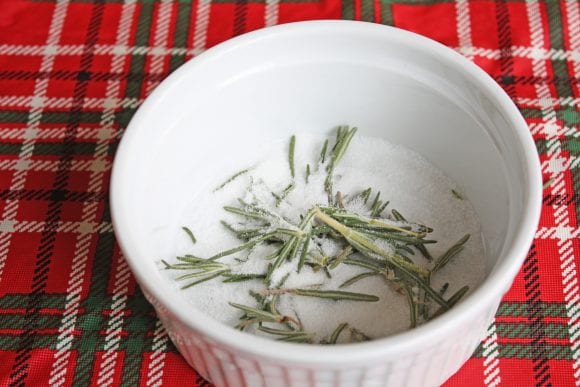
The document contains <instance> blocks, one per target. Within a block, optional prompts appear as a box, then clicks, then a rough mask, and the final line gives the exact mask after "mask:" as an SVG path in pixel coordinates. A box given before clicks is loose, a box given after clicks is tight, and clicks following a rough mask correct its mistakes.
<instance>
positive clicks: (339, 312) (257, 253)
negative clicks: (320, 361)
mask: <svg viewBox="0 0 580 387" xmlns="http://www.w3.org/2000/svg"><path fill="white" fill-rule="evenodd" d="M296 138H297V141H296V153H295V166H296V177H295V179H294V184H295V187H294V189H293V190H292V191H291V192H290V193H289V194H288V196H287V197H286V198H285V199H284V200H283V201H282V202H281V203H280V204H279V206H278V207H276V206H275V199H274V197H273V195H272V192H278V193H279V192H282V191H283V190H284V188H285V187H287V186H288V184H289V183H290V182H292V178H291V177H290V173H289V168H288V156H287V155H288V150H287V146H288V145H287V143H282V144H279V146H277V147H274V148H275V149H274V150H273V151H272V153H271V154H266V155H263V156H264V157H263V160H262V161H261V162H257V163H255V165H253V166H252V165H240V166H238V167H234V168H232V169H231V170H229V171H228V172H227V173H224V175H223V180H224V181H225V180H226V179H227V178H228V177H229V176H231V175H233V173H235V172H237V171H236V168H237V169H238V170H239V169H243V168H246V167H248V166H250V167H251V169H250V171H248V172H247V173H245V174H244V175H241V176H239V177H238V178H236V179H235V180H234V181H232V182H230V183H228V184H227V185H226V186H225V187H224V188H223V189H221V190H218V191H217V192H214V188H215V186H211V187H210V186H208V187H206V189H204V190H201V192H200V193H199V194H198V195H197V196H195V197H194V198H193V200H192V204H191V206H190V207H189V208H188V210H187V211H185V212H184V214H183V219H182V222H183V225H185V226H188V227H189V228H190V229H191V230H192V231H193V233H194V234H195V236H196V238H197V240H198V242H197V243H196V244H195V245H192V244H191V241H190V240H189V238H188V237H187V235H185V234H184V233H182V232H181V230H176V232H180V233H181V234H183V235H181V234H180V235H181V236H180V237H179V238H178V246H177V251H178V253H179V254H193V255H195V256H200V257H210V256H212V255H214V254H216V253H218V252H221V251H224V250H226V249H229V248H232V247H235V246H238V245H240V244H241V243H242V242H241V241H240V240H238V239H237V238H236V237H235V236H234V235H233V233H232V232H230V231H228V230H226V229H225V227H224V226H223V225H222V224H221V223H220V220H225V221H226V222H228V223H229V224H231V225H232V226H233V227H239V228H250V227H249V226H248V224H247V223H246V222H245V220H244V219H243V218H241V217H240V216H237V215H234V214H231V213H228V212H225V211H224V210H223V206H239V202H238V198H240V199H242V200H243V201H246V202H255V201H257V202H260V203H269V206H268V207H267V208H268V209H273V210H275V211H276V212H277V213H278V214H279V215H280V216H281V219H279V220H278V221H276V222H275V223H277V224H275V225H273V227H274V226H275V227H283V228H287V229H291V230H295V229H296V226H295V225H296V224H298V223H299V222H300V215H304V214H306V213H307V212H308V210H310V209H311V208H312V207H314V206H316V205H320V206H326V205H327V204H328V198H327V194H326V192H325V191H324V181H325V178H326V171H325V170H324V167H320V168H319V167H318V166H317V165H318V157H319V152H320V148H321V145H322V143H323V141H324V138H321V137H314V136H312V135H308V134H298V135H297V136H296ZM330 143H331V144H332V141H330ZM307 163H309V164H310V167H311V170H312V173H311V175H310V177H309V179H308V184H306V182H305V168H306V164H307ZM249 186H251V187H252V188H251V189H248V187H249ZM369 187H371V188H372V189H373V191H372V194H371V195H372V196H371V198H370V199H369V202H370V201H372V199H373V197H374V195H375V194H376V192H377V191H380V192H381V199H382V200H388V201H389V202H390V203H389V205H388V207H387V210H386V212H390V211H391V210H392V209H396V210H398V211H399V212H400V213H402V214H403V215H404V216H405V218H406V219H407V220H409V221H410V222H412V223H418V224H424V225H428V226H429V227H432V228H433V230H434V231H433V232H432V233H430V234H428V236H427V239H433V240H436V241H437V243H435V244H429V245H426V246H427V248H428V249H429V251H430V253H431V254H432V255H433V256H434V257H438V256H440V255H441V254H442V253H444V252H445V251H446V250H447V249H448V248H449V247H451V246H452V245H453V244H455V242H457V241H458V240H459V239H460V238H461V237H463V236H464V235H465V234H467V233H469V234H471V238H470V240H469V241H468V242H467V244H466V245H465V249H464V250H463V252H462V253H461V254H460V255H458V256H456V257H455V258H454V259H453V260H452V261H451V262H450V263H449V264H448V265H447V266H445V267H444V268H443V269H442V270H441V271H439V272H437V273H436V274H434V275H433V277H432V280H431V284H432V287H433V288H434V289H440V288H441V287H442V285H443V284H444V283H446V282H449V284H450V286H449V289H448V291H447V293H446V294H445V298H448V297H449V296H450V295H452V294H453V293H454V292H455V291H457V290H459V289H460V288H461V287H463V286H464V285H468V286H469V287H470V289H471V290H473V289H475V288H476V287H477V286H478V285H479V284H480V283H481V281H482V280H483V278H484V276H485V254H484V247H483V241H482V238H481V231H480V225H479V219H478V217H477V214H476V213H475V211H474V209H473V207H472V205H471V203H470V202H469V200H468V198H465V199H463V200H462V199H459V198H457V197H456V196H454V195H453V194H452V192H451V190H452V189H455V190H458V191H461V189H458V188H457V186H456V184H455V183H454V182H453V181H452V180H451V179H450V178H449V177H447V176H446V175H445V174H444V173H443V172H442V171H441V170H439V169H437V168H436V167H435V166H434V165H432V164H430V163H429V162H428V161H427V160H425V159H424V158H423V157H421V156H420V155H418V154H417V153H415V152H413V151H411V150H409V149H407V148H404V147H402V146H397V145H393V144H391V143H388V142H386V141H384V140H381V139H377V138H365V137H363V136H361V135H360V134H359V135H358V136H355V137H354V138H353V140H352V142H351V144H350V146H349V148H348V150H347V152H346V153H345V155H344V157H343V159H342V160H341V161H340V163H339V165H338V166H337V168H336V170H335V173H334V187H333V188H334V191H340V192H341V193H342V194H343V196H344V202H345V205H346V206H347V209H348V210H349V211H352V212H356V213H358V214H360V215H365V216H369V215H370V211H369V206H368V203H367V204H366V205H365V204H364V203H363V201H362V200H361V199H355V200H349V195H350V198H352V196H353V195H354V194H356V193H359V192H361V191H363V190H365V189H367V188H369ZM242 221H243V222H244V225H242V224H241V223H240V222H242ZM388 222H389V223H391V224H393V225H397V224H399V225H400V224H401V223H400V222H396V221H394V220H389V221H388ZM402 224H403V225H405V224H407V225H408V223H405V222H403V223H402ZM286 238H287V237H286ZM313 242H319V245H318V246H317V249H318V251H319V252H320V256H321V257H322V256H327V257H330V256H336V255H337V254H339V253H340V251H341V249H342V245H339V244H338V243H336V242H334V241H332V240H329V239H323V240H321V239H318V238H313ZM376 244H377V245H378V246H379V247H381V248H382V249H384V250H386V251H388V252H393V251H394V248H393V246H392V245H391V244H389V243H387V242H385V241H382V240H377V241H376ZM311 247H312V248H313V247H315V246H311ZM275 252H276V247H274V246H272V245H260V246H258V247H256V248H254V249H252V250H251V251H248V250H246V251H241V252H238V253H236V254H233V255H231V256H227V257H223V258H220V259H219V260H218V262H222V263H225V264H227V265H229V266H230V267H231V271H232V273H265V272H266V271H267V268H268V264H269V263H270V262H272V261H267V260H265V259H263V257H266V256H268V255H271V254H273V253H275ZM168 258H169V259H166V260H167V261H168V262H175V261H174V259H171V258H170V257H168ZM411 258H412V259H413V261H414V262H415V263H416V264H418V265H420V266H423V267H430V265H432V263H429V262H427V260H426V259H424V258H423V257H422V256H421V255H420V254H419V253H416V254H415V255H414V256H411ZM296 265H297V264H296V262H295V261H286V262H284V263H283V264H282V265H281V266H280V267H279V268H278V269H277V270H276V271H275V272H274V274H273V276H272V278H271V283H272V284H277V283H279V282H281V281H283V280H284V279H285V282H284V285H283V288H286V289H295V288H312V289H319V290H343V291H349V292H357V293H365V294H372V295H376V296H378V297H379V298H380V301H378V302H355V301H332V300H327V299H319V298H311V297H300V296H293V295H288V294H286V295H282V296H280V297H279V304H278V309H279V311H280V312H281V313H283V314H286V315H289V316H297V317H298V318H299V319H300V321H301V322H302V324H303V326H304V330H305V331H307V332H311V333H313V334H314V342H319V341H320V340H322V339H325V338H328V337H329V336H330V335H331V334H332V332H333V331H334V329H335V328H336V327H337V326H338V325H339V324H341V323H343V322H346V323H348V324H349V327H353V328H356V329H358V330H360V331H361V332H363V333H364V334H366V335H367V336H369V337H371V338H379V337H384V336H387V335H391V334H394V333H397V332H401V331H403V330H405V329H408V328H409V324H410V323H409V306H408V304H407V299H406V297H405V296H404V295H401V294H400V293H399V292H397V289H396V287H395V286H393V285H391V284H389V283H388V282H387V281H385V279H384V278H383V277H380V276H373V277H367V278H365V279H363V280H361V281H358V282H356V283H355V284H353V285H352V286H349V287H347V288H344V289H339V286H340V285H341V284H342V283H344V282H345V281H346V280H348V279H350V278H352V277H354V276H355V275H357V274H360V273H364V272H367V271H368V270H367V269H363V268H360V267H357V266H348V265H344V264H343V265H339V266H338V267H337V268H335V269H333V270H330V274H331V278H328V276H327V275H326V273H325V272H324V271H323V270H319V271H314V270H313V269H312V268H311V267H310V266H304V268H303V269H302V271H301V272H300V273H299V274H297V272H296ZM160 267H162V266H160ZM164 273H167V276H168V277H169V278H170V279H171V280H172V281H173V280H174V279H175V278H176V277H178V276H179V275H182V274H184V273H183V272H182V271H179V270H164ZM286 276H287V278H285V277H286ZM222 281H223V278H219V277H218V278H216V279H213V280H210V281H207V282H204V283H201V284H198V285H196V286H194V287H191V288H188V289H186V290H183V291H182V290H180V293H181V294H182V295H183V296H184V297H186V298H187V300H189V301H190V303H191V304H192V307H195V308H197V309H198V310H200V311H202V312H203V313H206V314H208V315H209V316H211V317H213V318H215V319H216V320H218V321H220V322H223V323H224V324H227V325H230V326H235V325H236V324H238V323H239V318H240V315H241V312H240V311H239V310H237V309H235V308H233V307H231V306H229V305H228V302H235V303H239V304H243V305H248V306H252V307H256V306H257V303H256V300H255V299H254V298H253V297H252V296H251V295H250V291H255V292H259V291H261V290H263V289H264V286H265V285H264V283H263V282H262V281H261V280H251V281H245V282H236V283H223V282H222ZM174 283H176V285H175V286H176V288H179V287H180V286H182V285H184V284H186V283H187V282H186V281H184V282H175V281H174ZM249 331H251V332H255V330H252V329H250V330H249ZM258 334H261V333H258ZM268 337H271V336H268ZM348 337H349V336H348V334H342V335H341V336H340V339H339V341H338V342H345V341H348Z"/></svg>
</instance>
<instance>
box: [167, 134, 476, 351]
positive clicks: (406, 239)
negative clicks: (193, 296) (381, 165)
mask: <svg viewBox="0 0 580 387" xmlns="http://www.w3.org/2000/svg"><path fill="white" fill-rule="evenodd" d="M356 131H357V129H356V128H349V127H338V128H337V131H336V139H335V142H334V145H333V146H332V148H331V149H330V150H329V142H328V140H326V141H325V142H324V143H323V145H322V148H321V151H320V156H319V163H318V170H319V171H320V168H321V166H323V167H324V170H323V172H326V178H325V181H324V186H323V188H324V191H325V192H326V194H327V196H328V205H327V206H325V207H323V206H314V207H312V208H311V209H310V210H309V211H308V212H307V213H305V214H301V215H300V216H299V220H298V221H294V220H290V219H288V218H286V217H284V216H282V215H281V214H282V213H281V212H280V211H279V210H278V209H277V208H278V207H279V206H280V204H282V203H283V202H284V200H285V199H286V198H287V197H288V195H289V194H290V192H292V190H294V189H295V186H296V183H295V180H294V179H295V173H296V171H295V151H296V137H295V136H292V137H291V138H290V142H289V148H288V165H289V169H290V175H291V177H292V181H291V183H290V184H288V185H287V186H286V187H285V188H284V189H283V190H282V191H281V192H278V193H277V192H272V193H271V194H272V196H273V197H274V200H272V201H271V202H270V201H267V203H263V202H262V199H261V196H260V195H259V194H256V192H255V191H253V187H254V184H255V183H254V180H253V179H252V178H250V186H249V188H248V192H249V193H250V194H251V195H253V198H252V199H245V198H244V199H241V198H240V199H238V202H239V206H237V207H235V206H226V207H224V210H225V211H227V212H229V213H232V214H234V215H237V216H239V217H241V219H242V220H241V221H240V222H239V223H235V225H232V224H230V223H227V222H225V221H222V225H223V226H224V227H225V228H226V229H227V230H228V231H230V232H232V233H233V234H234V235H235V236H236V237H237V238H238V239H239V240H241V241H242V243H241V244H240V245H238V246H235V247H233V248H230V249H227V250H224V251H221V252H218V253H217V254H215V255H213V256H210V257H209V258H201V257H197V256H194V255H189V254H188V255H183V256H179V257H177V262H176V263H172V264H170V263H168V262H166V261H164V260H162V261H161V262H162V263H163V265H164V266H165V268H166V269H168V270H179V271H181V272H182V273H183V274H182V275H180V276H178V277H177V278H176V280H178V281H186V280H192V282H189V283H187V284H186V285H185V286H184V288H187V287H191V286H194V285H197V284H199V283H202V282H205V281H209V280H212V279H215V278H218V277H221V280H222V282H223V283H233V282H242V281H254V280H262V281H263V283H264V284H265V285H266V288H265V289H263V290H262V291H260V292H253V291H250V296H252V297H253V298H254V299H255V300H256V303H257V307H252V306H247V305H241V304H236V303H230V305H231V306H232V307H234V308H236V309H238V310H240V311H241V312H243V314H242V315H241V316H240V322H239V324H238V325H237V326H236V327H237V328H238V329H242V330H243V329H245V328H246V327H249V326H255V329H256V330H258V331H261V332H263V333H266V334H269V335H272V336H274V337H275V338H276V339H277V340H280V341H286V342H300V343H302V342H304V343H310V342H312V340H313V335H312V334H310V333H308V332H305V331H304V330H303V327H302V323H301V321H300V319H299V317H298V315H297V314H296V311H294V314H296V317H292V316H288V315H284V314H282V313H280V312H279V311H278V308H277V304H278V302H279V300H280V299H281V298H282V297H289V296H296V297H312V298H318V299H327V300H331V301H339V300H341V301H358V302H376V301H378V300H379V297H377V296H375V295H372V294H365V293H356V292H347V291H342V290H335V289H321V288H320V287H321V285H323V284H324V282H323V283H321V284H313V285H311V286H304V285H303V286H302V287H294V288H284V284H285V283H286V280H287V279H288V278H289V277H290V275H291V274H293V273H294V271H288V272H286V274H285V275H283V276H280V275H279V273H277V271H278V270H279V269H280V267H281V266H282V264H283V263H284V262H292V263H293V264H294V262H296V271H295V272H296V273H300V272H301V270H302V268H303V267H304V266H305V265H307V266H310V267H311V268H312V270H313V271H320V272H324V273H325V274H326V276H327V277H328V278H331V271H332V274H335V273H338V272H339V271H340V270H341V268H343V267H345V266H357V267H359V268H362V269H365V271H364V272H362V273H359V274H356V275H354V276H352V277H351V278H349V279H347V280H346V281H344V282H343V283H342V284H340V286H339V287H338V289H342V288H346V287H348V286H352V285H353V284H355V283H357V282H358V281H361V280H364V279H365V278H369V277H373V276H379V277H382V278H383V279H384V280H385V281H386V282H388V283H389V284H391V286H392V287H393V288H394V290H395V291H396V292H397V293H400V294H401V295H402V296H405V297H406V299H407V303H408V304H409V311H410V325H411V327H415V326H417V325H419V324H420V323H421V322H423V321H428V320H430V319H432V318H435V317H437V316H438V315H440V314H441V313H443V312H444V311H445V310H447V309H449V308H451V307H452V306H453V305H455V304H456V303H457V302H458V301H459V300H460V299H461V298H462V297H463V296H464V295H465V294H466V293H467V292H468V289H469V288H468V287H466V286H464V287H462V288H460V289H459V290H458V291H457V292H456V293H455V294H453V295H452V296H451V297H449V299H447V300H446V299H445V298H443V295H444V294H445V292H446V290H447V288H448V286H449V284H448V283H446V284H445V285H444V286H443V288H441V289H440V290H439V291H436V290H434V289H433V288H432V287H431V276H432V275H434V274H435V273H436V272H438V271H439V270H440V269H442V268H443V267H444V266H445V265H446V264H447V263H448V262H450V260H451V259H453V258H454V257H455V256H456V255H457V254H459V253H460V252H461V251H462V250H464V246H465V243H466V242H467V241H468V239H469V234H468V235H466V236H464V237H463V238H462V239H460V240H459V241H458V242H457V243H455V244H454V245H453V246H451V247H450V248H449V249H448V250H447V251H446V252H445V253H444V254H442V255H441V256H440V257H439V258H438V259H436V260H434V263H433V268H432V269H431V270H427V269H425V268H423V267H421V266H419V265H417V264H416V263H415V262H414V261H413V260H412V259H411V258H410V257H411V256H414V255H415V253H416V252H417V251H418V252H419V253H420V254H421V255H423V256H424V257H425V258H426V259H427V260H429V261H432V260H433V257H432V256H431V254H430V252H429V251H428V250H427V245H428V244H431V243H436V241H435V240H432V239H428V238H427V235H428V234H429V233H431V232H432V231H433V230H432V229H431V228H429V227H427V226H425V225H422V224H417V223H412V222H408V221H407V220H406V219H405V218H404V217H403V215H402V214H401V213H400V212H398V211H397V210H396V209H391V210H390V213H388V214H387V215H383V213H384V212H385V210H386V208H387V206H388V204H389V202H388V201H383V200H382V199H381V193H380V191H375V193H374V194H373V195H372V200H371V194H372V193H373V191H372V189H371V188H370V187H369V188H367V189H365V190H363V191H361V192H358V193H356V194H354V195H344V196H343V193H342V192H340V191H337V192H333V176H334V171H335V168H336V166H337V165H338V163H339V162H340V160H341V159H342V157H343V156H344V154H345V152H346V151H347V149H348V146H349V144H350V142H351V140H352V137H353V136H354V134H355V133H356ZM248 171H249V169H245V170H242V171H240V172H238V173H236V174H235V175H233V176H231V177H230V178H229V179H227V180H226V181H225V182H224V183H222V184H221V185H220V186H219V187H217V188H216V189H215V190H214V192H215V191H218V190H220V189H222V188H223V187H225V186H226V185H227V184H229V183H230V182H232V181H233V180H235V179H236V178H238V177H239V176H241V175H243V174H245V173H247V172H248ZM315 173H316V172H315ZM311 175H312V170H311V166H310V164H306V170H305V183H306V184H308V182H309V178H310V177H311ZM258 184H262V185H263V184H264V183H262V182H258ZM452 194H453V195H454V196H455V197H457V198H458V199H463V196H462V195H461V194H460V193H459V192H457V191H455V190H452ZM353 202H357V204H356V205H355V206H354V207H355V208H357V207H360V203H363V204H364V206H365V210H364V211H363V212H364V214H361V213H357V212H353V211H351V210H350V209H349V208H352V206H350V205H351V203H353ZM272 203H274V204H272ZM291 204H292V203H288V205H291ZM283 208H284V210H285V209H286V206H284V207H283ZM183 231H184V232H186V234H187V235H188V236H189V238H190V239H191V241H192V243H196V242H197V240H196V238H195V236H194V234H193V232H192V231H191V230H190V229H189V228H187V227H183ZM324 239H329V240H332V241H334V243H336V245H337V246H342V247H341V250H340V252H339V253H338V254H336V255H334V256H332V255H328V254H327V253H325V252H324V251H323V249H322V247H321V246H322V244H321V243H323V242H324ZM385 243H387V244H388V245H390V246H392V249H384V248H382V247H381V246H383V244H385ZM262 244H267V245H269V246H271V248H272V250H271V251H270V252H267V253H265V254H264V256H263V257H262V259H264V260H265V261H270V262H269V263H268V268H267V270H266V272H265V273H252V272H250V273H247V272H246V273H244V272H243V269H242V270H241V272H239V269H235V265H236V264H235V263H232V264H231V265H234V266H231V265H230V264H228V263H224V262H218V260H219V259H220V258H223V257H227V256H231V255H234V254H236V253H240V252H244V255H245V260H244V259H241V258H238V257H232V258H230V261H227V260H224V261H225V262H234V261H235V262H240V263H243V262H246V261H247V260H248V259H250V257H252V259H254V258H253V257H254V255H253V252H254V251H257V248H258V246H260V245H262ZM413 259H415V258H413ZM283 270H287V269H283ZM334 270H336V272H334ZM275 274H276V275H275ZM272 278H279V280H276V281H275V282H276V283H272V282H273V281H272ZM432 302H434V303H435V304H437V306H438V309H437V310H436V311H435V313H433V314H432V315H430V311H429V309H430V306H431V303H432ZM264 324H266V325H264ZM273 324H278V325H275V326H274V325H273ZM347 328H348V330H349V331H350V341H366V340H370V337H369V336H367V335H366V334H364V333H363V332H361V331H359V330H357V329H356V328H354V327H348V324H347V323H346V322H345V323H341V324H339V325H338V326H337V327H336V329H335V330H334V331H333V333H332V334H331V336H330V337H329V338H328V340H327V341H325V340H323V341H321V343H324V344H336V343H337V341H338V339H339V336H340V335H341V334H342V333H343V332H344V331H345V330H346V329H347Z"/></svg>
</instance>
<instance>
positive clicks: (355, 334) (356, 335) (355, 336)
mask: <svg viewBox="0 0 580 387" xmlns="http://www.w3.org/2000/svg"><path fill="white" fill-rule="evenodd" d="M350 339H351V341H358V342H360V341H369V340H372V339H371V337H370V336H367V335H365V334H364V333H363V332H361V331H360V330H358V329H356V328H350Z"/></svg>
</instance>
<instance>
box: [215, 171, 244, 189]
mask: <svg viewBox="0 0 580 387" xmlns="http://www.w3.org/2000/svg"><path fill="white" fill-rule="evenodd" d="M249 170H250V169H249V168H248V169H244V170H241V171H240V172H238V173H236V174H235V175H233V176H232V177H230V178H229V179H227V180H226V181H224V182H223V183H222V184H221V185H219V186H218V187H217V188H215V189H214V190H213V192H217V191H219V190H220V189H222V188H224V187H225V186H226V185H228V184H229V183H231V182H232V181H234V180H236V179H237V178H238V177H240V176H242V175H243V174H246V173H248V171H249Z"/></svg>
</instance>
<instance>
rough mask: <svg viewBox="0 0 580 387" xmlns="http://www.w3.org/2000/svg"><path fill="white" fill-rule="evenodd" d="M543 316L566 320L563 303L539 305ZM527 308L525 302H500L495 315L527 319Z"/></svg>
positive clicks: (543, 303)
mask: <svg viewBox="0 0 580 387" xmlns="http://www.w3.org/2000/svg"><path fill="white" fill-rule="evenodd" d="M540 306H541V307H542V309H541V310H542V312H543V315H544V316H546V317H562V318H567V314H566V305H565V304H564V303H549V302H542V303H540ZM528 309H529V306H528V304H527V303H525V302H502V303H501V304H500V306H499V309H498V311H497V313H496V316H498V317H527V316H528Z"/></svg>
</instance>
